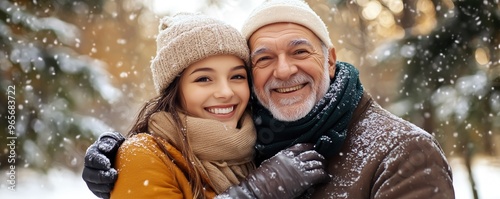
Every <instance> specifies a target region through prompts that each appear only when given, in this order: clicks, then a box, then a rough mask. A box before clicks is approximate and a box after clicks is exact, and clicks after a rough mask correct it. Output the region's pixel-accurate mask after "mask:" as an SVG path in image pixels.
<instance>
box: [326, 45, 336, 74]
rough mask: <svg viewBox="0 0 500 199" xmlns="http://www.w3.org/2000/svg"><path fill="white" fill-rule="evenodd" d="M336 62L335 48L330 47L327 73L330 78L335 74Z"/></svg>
mask: <svg viewBox="0 0 500 199" xmlns="http://www.w3.org/2000/svg"><path fill="white" fill-rule="evenodd" d="M336 63H337V54H335V48H333V47H332V48H330V49H329V50H328V65H329V66H328V73H329V74H330V78H331V79H333V77H334V76H335V69H336Z"/></svg>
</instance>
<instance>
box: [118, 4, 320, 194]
mask: <svg viewBox="0 0 500 199" xmlns="http://www.w3.org/2000/svg"><path fill="white" fill-rule="evenodd" d="M159 29H160V31H159V34H158V37H157V54H156V57H155V58H154V60H153V61H152V64H151V71H152V75H153V81H154V84H155V89H156V91H157V93H158V94H159V95H158V96H157V97H155V98H153V99H151V100H150V101H149V102H148V103H146V104H145V105H144V107H143V108H142V109H141V110H140V112H139V115H138V117H137V120H136V121H135V123H134V125H133V126H132V129H131V131H130V132H129V135H128V136H129V138H128V139H127V140H126V141H125V142H124V144H123V145H122V146H121V147H120V148H119V150H118V153H117V157H116V167H117V169H118V172H119V176H118V180H117V181H116V184H115V187H114V189H113V191H112V192H111V198H146V197H147V198H213V197H216V196H217V195H218V197H220V198H222V197H230V198H231V197H232V198H278V197H279V198H292V197H296V196H298V195H300V194H301V193H302V192H303V191H305V190H306V189H307V188H308V187H309V186H311V185H313V184H316V183H318V182H322V181H325V179H327V178H328V175H327V174H326V173H325V172H324V165H323V163H322V162H321V161H322V157H321V156H320V155H319V154H318V153H317V152H315V151H314V150H311V147H310V146H307V145H296V146H292V147H290V148H288V149H286V150H284V151H282V152H281V153H278V155H277V156H274V157H272V158H270V159H269V160H268V161H265V162H263V163H262V164H261V166H260V167H259V168H257V169H255V166H254V164H253V158H254V144H255V140H256V133H255V129H254V126H253V123H252V119H251V117H250V115H249V114H248V113H247V111H246V109H247V104H248V100H249V97H250V89H249V80H248V79H249V73H248V68H247V67H246V65H247V64H246V62H247V61H248V56H249V55H248V54H249V52H248V48H247V45H246V41H245V39H244V38H243V37H242V36H241V35H240V33H239V32H238V31H237V30H236V29H235V28H233V27H231V26H229V25H227V24H225V23H223V22H221V21H218V20H215V19H212V18H208V17H206V16H202V15H197V14H188V13H181V14H177V15H175V16H173V17H166V18H163V19H162V20H161V22H160V27H159Z"/></svg>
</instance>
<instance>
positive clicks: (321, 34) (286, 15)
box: [241, 0, 333, 48]
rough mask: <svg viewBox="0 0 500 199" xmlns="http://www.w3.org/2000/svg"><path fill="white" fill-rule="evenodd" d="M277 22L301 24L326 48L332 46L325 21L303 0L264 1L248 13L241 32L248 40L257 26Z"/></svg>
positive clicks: (260, 26)
mask: <svg viewBox="0 0 500 199" xmlns="http://www.w3.org/2000/svg"><path fill="white" fill-rule="evenodd" d="M279 22H290V23H295V24H299V25H302V26H304V27H306V28H308V29H309V30H311V31H312V32H313V33H314V34H316V36H318V38H319V39H320V40H321V41H322V42H323V43H324V44H325V45H326V46H327V47H328V48H332V47H333V44H332V41H331V40H330V34H329V33H328V29H327V27H326V25H325V23H324V22H323V20H321V18H320V17H319V16H318V15H317V14H316V13H315V12H314V11H313V10H312V9H311V7H309V5H308V4H307V3H306V2H304V1H303V0H267V1H265V2H264V3H262V4H261V5H259V6H258V7H257V8H255V9H254V10H253V11H252V12H251V13H250V16H249V17H248V18H247V20H246V21H245V23H243V27H242V29H241V33H242V34H243V36H244V37H245V39H247V40H248V39H249V38H250V36H252V34H253V33H254V32H255V31H257V30H258V29H259V28H262V27H264V26H266V25H269V24H273V23H279Z"/></svg>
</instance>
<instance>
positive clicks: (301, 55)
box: [249, 23, 335, 121]
mask: <svg viewBox="0 0 500 199" xmlns="http://www.w3.org/2000/svg"><path fill="white" fill-rule="evenodd" d="M249 44H250V51H251V61H252V74H253V86H254V91H255V94H256V96H257V98H258V99H259V101H260V102H261V104H262V105H263V106H264V107H266V108H267V109H268V110H269V111H271V113H272V114H273V116H274V117H275V118H276V119H279V120H282V121H295V120H298V119H300V118H302V117H304V116H306V115H307V113H309V112H310V111H311V109H312V108H313V107H314V105H315V104H316V103H317V102H318V101H319V100H320V99H321V98H322V97H323V95H324V94H325V93H326V91H327V90H328V87H329V84H330V78H332V77H333V75H334V71H335V70H334V67H335V64H334V63H335V50H334V49H333V48H332V49H331V50H330V51H329V52H327V50H325V52H323V51H322V45H321V41H320V40H319V39H318V37H316V35H315V34H314V33H313V32H311V31H310V30H309V29H307V28H305V27H303V26H300V25H297V24H293V23H275V24H270V25H267V26H264V27H262V28H260V29H258V30H257V31H255V32H254V33H253V34H252V36H251V37H250V39H249ZM325 54H326V55H325Z"/></svg>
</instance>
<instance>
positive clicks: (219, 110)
mask: <svg viewBox="0 0 500 199" xmlns="http://www.w3.org/2000/svg"><path fill="white" fill-rule="evenodd" d="M233 109H234V106H231V107H228V108H209V109H208V112H211V113H215V114H228V113H230V112H232V111H233Z"/></svg>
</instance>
